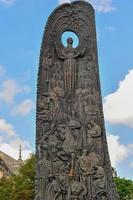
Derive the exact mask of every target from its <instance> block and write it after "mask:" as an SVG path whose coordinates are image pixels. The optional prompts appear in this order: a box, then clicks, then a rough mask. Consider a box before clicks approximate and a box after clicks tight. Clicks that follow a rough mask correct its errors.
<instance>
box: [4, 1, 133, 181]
mask: <svg viewBox="0 0 133 200" xmlns="http://www.w3.org/2000/svg"><path fill="white" fill-rule="evenodd" d="M62 2H63V0H60V1H56V0H38V1H33V0H28V1H27V0H14V1H13V0H0V150H2V151H4V152H6V153H8V154H10V155H11V156H14V157H15V158H17V157H18V149H19V145H20V144H22V146H23V158H27V156H28V155H29V153H30V152H31V151H34V143H35V101H36V81H37V71H38V61H39V53H40V46H41V40H42V35H43V31H44V26H45V24H46V20H47V18H48V16H49V15H50V13H51V12H52V11H53V9H54V8H55V7H56V6H58V5H59V3H60V4H61V3H62ZM65 2H70V1H69V0H66V1H65ZM89 2H91V3H92V4H93V5H94V6H95V9H96V28H97V40H98V54H99V67H100V78H101V87H102V96H103V103H104V113H105V119H106V130H107V134H108V143H109V150H110V156H111V161H112V165H113V166H114V167H115V168H116V169H117V172H118V175H119V176H121V177H126V178H132V179H133V106H132V104H133V89H132V88H133V55H132V54H133V53H132V52H133V39H132V36H133V28H132V23H133V14H132V8H133V1H132V0H128V1H127V0H121V1H117V0H112V1H111V0H90V1H89Z"/></svg>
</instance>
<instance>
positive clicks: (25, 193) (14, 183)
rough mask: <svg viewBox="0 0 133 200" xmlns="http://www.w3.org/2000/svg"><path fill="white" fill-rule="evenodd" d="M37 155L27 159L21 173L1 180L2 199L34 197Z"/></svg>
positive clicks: (0, 198) (0, 196) (31, 199)
mask: <svg viewBox="0 0 133 200" xmlns="http://www.w3.org/2000/svg"><path fill="white" fill-rule="evenodd" d="M34 176H35V156H34V155H32V156H31V158H30V159H28V160H26V161H25V162H24V164H23V165H22V166H21V168H20V174H19V175H14V176H12V177H11V178H2V179H1V180H0V200H33V199H34Z"/></svg>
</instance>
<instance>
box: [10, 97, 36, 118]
mask: <svg viewBox="0 0 133 200" xmlns="http://www.w3.org/2000/svg"><path fill="white" fill-rule="evenodd" d="M34 107H35V105H34V102H33V101H32V100H31V99H26V100H24V101H22V102H21V103H20V104H18V105H17V106H16V107H15V108H14V109H13V110H12V114H13V115H20V116H26V115H28V114H29V113H30V112H31V111H32V109H34Z"/></svg>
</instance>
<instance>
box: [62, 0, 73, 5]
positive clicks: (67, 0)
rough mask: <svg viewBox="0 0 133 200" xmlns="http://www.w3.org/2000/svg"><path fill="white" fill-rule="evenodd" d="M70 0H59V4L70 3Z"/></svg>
mask: <svg viewBox="0 0 133 200" xmlns="http://www.w3.org/2000/svg"><path fill="white" fill-rule="evenodd" d="M70 2H71V0H59V4H63V3H70Z"/></svg>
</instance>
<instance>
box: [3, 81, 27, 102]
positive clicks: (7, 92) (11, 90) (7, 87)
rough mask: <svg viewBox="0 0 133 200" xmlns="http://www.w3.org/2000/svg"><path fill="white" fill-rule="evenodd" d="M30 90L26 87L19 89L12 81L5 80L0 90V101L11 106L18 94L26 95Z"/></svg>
mask: <svg viewBox="0 0 133 200" xmlns="http://www.w3.org/2000/svg"><path fill="white" fill-rule="evenodd" d="M29 91H30V89H29V87H27V86H22V87H20V86H19V85H18V84H17V82H16V81H15V80H13V79H8V80H5V81H4V82H3V83H2V84H1V88H0V101H2V102H4V103H7V104H11V103H13V101H14V98H15V96H16V95H17V94H18V93H27V92H29Z"/></svg>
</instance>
